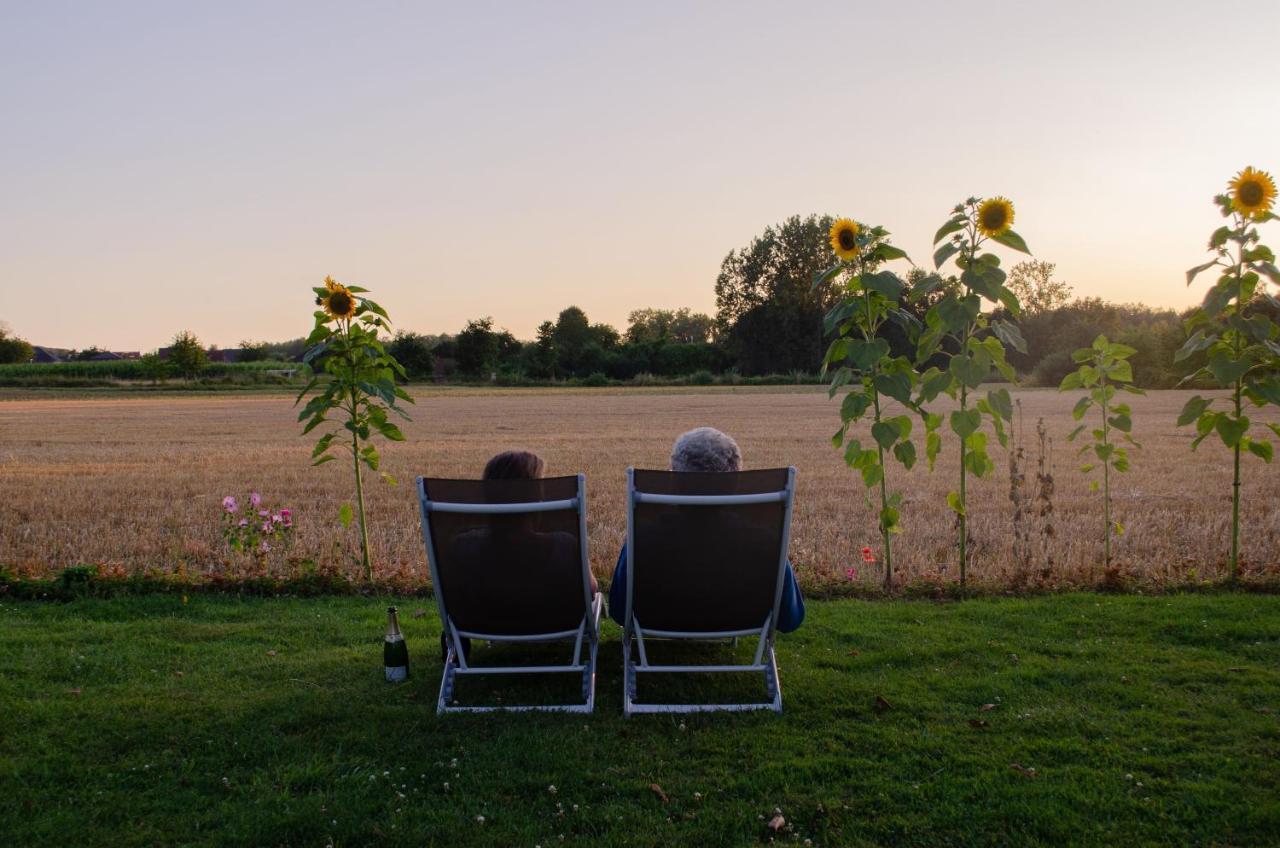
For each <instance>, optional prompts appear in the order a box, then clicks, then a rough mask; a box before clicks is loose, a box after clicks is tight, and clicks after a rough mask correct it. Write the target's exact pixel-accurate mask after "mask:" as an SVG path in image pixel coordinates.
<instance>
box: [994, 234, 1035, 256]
mask: <svg viewBox="0 0 1280 848" xmlns="http://www.w3.org/2000/svg"><path fill="white" fill-rule="evenodd" d="M991 240H992V241H994V242H996V243H998V244H1003V245H1004V246H1005V247H1012V248H1013V249H1014V250H1018V251H1021V252H1022V253H1025V254H1028V255H1030V254H1031V248H1029V247H1027V243H1026V242H1025V241H1023V240H1022V236H1020V235H1018V234H1017V233H1015V232H1014V231H1013V230H1005V231H1004V232H1003V233H1001V234H1000V235H998V236H994V237H993V238H992V239H991Z"/></svg>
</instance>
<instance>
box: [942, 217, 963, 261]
mask: <svg viewBox="0 0 1280 848" xmlns="http://www.w3.org/2000/svg"><path fill="white" fill-rule="evenodd" d="M967 221H968V219H967V218H966V217H965V216H964V215H956V216H955V217H953V218H951V219H950V220H948V221H947V223H945V224H943V225H942V226H941V227H939V228H938V232H936V233H934V235H933V243H934V244H937V243H938V242H940V241H942V240H943V239H944V238H946V237H947V236H949V235H951V234H952V233H958V232H960V230H962V229H964V225H965V223H966V222H967ZM939 264H941V263H939Z"/></svg>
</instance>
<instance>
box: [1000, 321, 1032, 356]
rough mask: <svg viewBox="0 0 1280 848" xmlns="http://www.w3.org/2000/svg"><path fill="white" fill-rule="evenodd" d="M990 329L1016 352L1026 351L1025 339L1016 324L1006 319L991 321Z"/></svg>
mask: <svg viewBox="0 0 1280 848" xmlns="http://www.w3.org/2000/svg"><path fill="white" fill-rule="evenodd" d="M991 330H992V332H994V333H995V334H996V336H997V337H998V338H999V339H1000V341H1002V342H1004V343H1005V345H1007V346H1008V347H1011V348H1013V349H1014V350H1016V351H1018V353H1026V352H1027V342H1026V339H1024V338H1023V337H1022V331H1021V330H1019V329H1018V325H1017V324H1011V323H1009V322H1008V321H992V322H991Z"/></svg>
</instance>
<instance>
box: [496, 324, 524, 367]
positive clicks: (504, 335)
mask: <svg viewBox="0 0 1280 848" xmlns="http://www.w3.org/2000/svg"><path fill="white" fill-rule="evenodd" d="M523 349H524V345H523V344H521V343H520V340H519V339H517V338H516V337H515V336H513V335H511V331H510V330H502V331H501V332H499V333H498V368H499V369H501V370H503V371H518V370H519V369H520V354H521V351H522V350H523Z"/></svg>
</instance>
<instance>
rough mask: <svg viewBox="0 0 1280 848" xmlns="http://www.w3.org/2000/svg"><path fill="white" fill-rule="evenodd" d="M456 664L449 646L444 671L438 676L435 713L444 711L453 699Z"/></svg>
mask: <svg viewBox="0 0 1280 848" xmlns="http://www.w3.org/2000/svg"><path fill="white" fill-rule="evenodd" d="M457 668H458V664H457V662H456V659H455V657H454V655H453V649H452V648H450V649H449V652H448V654H447V655H446V656H445V660H444V673H443V674H442V675H441V676H440V697H439V699H437V701H436V715H440V714H442V713H444V711H445V709H446V708H447V705H448V703H449V702H450V701H451V700H453V685H454V682H455V680H456V675H455V674H454V671H455V670H456V669H457Z"/></svg>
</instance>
